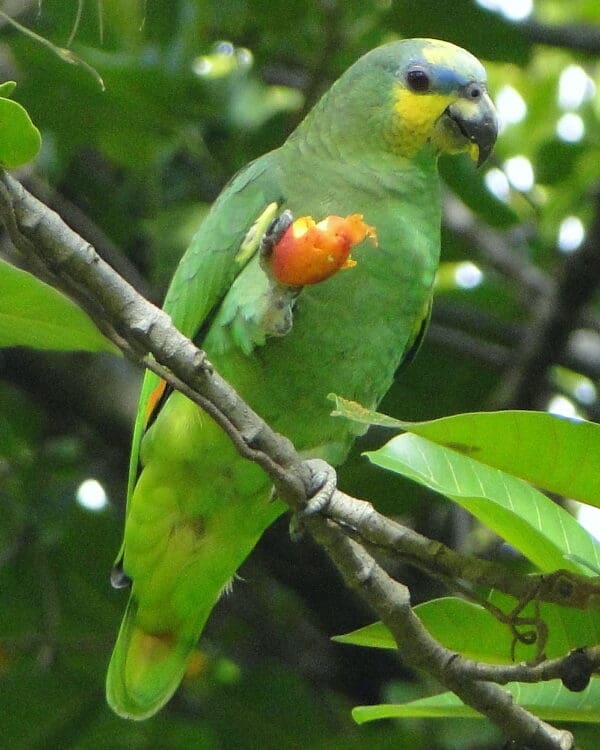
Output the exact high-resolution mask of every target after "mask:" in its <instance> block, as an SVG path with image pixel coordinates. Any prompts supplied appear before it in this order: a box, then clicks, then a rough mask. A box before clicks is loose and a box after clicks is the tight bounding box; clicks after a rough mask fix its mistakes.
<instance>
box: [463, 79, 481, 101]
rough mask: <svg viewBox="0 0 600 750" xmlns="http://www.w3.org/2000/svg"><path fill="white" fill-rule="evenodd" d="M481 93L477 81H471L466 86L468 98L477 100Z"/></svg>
mask: <svg viewBox="0 0 600 750" xmlns="http://www.w3.org/2000/svg"><path fill="white" fill-rule="evenodd" d="M482 93H483V91H482V88H481V86H480V85H479V84H478V83H471V84H470V85H469V86H467V97H468V98H469V99H474V100H477V99H479V98H480V97H481V94H482Z"/></svg>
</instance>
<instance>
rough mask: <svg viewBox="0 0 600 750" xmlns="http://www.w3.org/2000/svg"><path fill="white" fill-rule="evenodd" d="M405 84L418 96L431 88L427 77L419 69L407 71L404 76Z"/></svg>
mask: <svg viewBox="0 0 600 750" xmlns="http://www.w3.org/2000/svg"><path fill="white" fill-rule="evenodd" d="M406 83H407V84H408V88H409V89H410V90H411V91H415V92H416V93H418V94H423V93H425V92H426V91H429V89H430V87H431V81H430V79H429V76H428V75H427V73H426V72H425V71H424V70H422V69H421V68H412V69H411V70H409V71H408V73H407V74H406Z"/></svg>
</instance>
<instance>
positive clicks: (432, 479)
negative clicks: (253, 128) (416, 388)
mask: <svg viewBox="0 0 600 750" xmlns="http://www.w3.org/2000/svg"><path fill="white" fill-rule="evenodd" d="M430 424H433V423H430ZM468 437H469V436H467V435H465V439H468ZM471 437H475V436H471ZM515 445H518V443H515ZM513 447H514V446H513ZM463 448H469V446H468V445H467V444H466V443H465V444H464V446H463ZM466 452H468V450H467V451H466ZM366 455H367V456H368V457H369V459H370V460H371V461H372V462H373V463H375V464H376V465H377V466H381V467H382V468H385V469H389V470H391V471H395V472H396V473H398V474H402V475H404V476H406V477H409V478H410V479H413V480H414V481H416V482H418V483H419V484H422V485H424V486H426V487H429V488H430V489H432V490H434V491H436V492H439V493H441V494H442V495H445V496H446V497H449V498H450V499H451V500H454V501H455V502H457V503H458V504H459V505H461V506H462V507H463V508H465V509H466V510H468V511H469V512H470V513H472V514H473V515H474V516H476V517H477V518H479V520H480V521H482V522H483V523H484V524H486V525H487V526H489V527H490V528H492V529H493V530H494V531H495V532H496V533H497V534H499V535H500V536H501V537H502V538H504V539H506V541H507V542H509V543H510V544H511V545H513V546H514V547H516V548H517V549H519V550H520V551H521V552H522V553H523V554H524V555H525V556H526V557H528V558H529V559H530V560H531V561H532V562H533V563H534V564H535V565H537V566H538V567H539V568H540V569H541V570H543V571H552V570H556V569H560V568H566V569H568V570H572V571H576V572H583V573H584V574H588V575H589V574H590V570H589V569H587V568H586V567H585V566H581V565H578V564H576V563H575V562H574V561H573V560H572V559H570V558H567V557H565V555H570V554H575V555H579V556H580V557H582V558H583V559H584V560H590V561H591V562H592V564H597V563H598V561H600V548H599V547H598V545H597V544H596V543H595V542H594V540H593V539H592V537H591V536H590V535H589V534H588V533H587V532H586V531H585V530H584V529H583V528H582V527H581V526H580V525H579V524H578V523H577V521H576V520H575V519H574V518H573V517H572V516H571V515H569V514H568V513H567V512H566V511H565V510H563V508H561V507H560V506H559V505H557V504H556V503H553V502H552V501H551V500H550V499H549V498H547V497H546V496H545V495H543V494H542V493H541V492H538V491H537V490H535V489H534V488H533V487H531V486H530V485H528V484H527V483H525V482H523V481H522V480H521V479H518V478H517V477H514V476H511V475H510V474H507V473H506V472H503V471H500V470H499V469H496V468H493V467H490V466H488V465H486V464H484V463H481V462H479V461H476V460H475V459H473V458H469V457H468V456H466V455H462V454H461V453H457V452H456V450H454V449H450V448H447V447H444V446H442V445H437V444H436V443H433V442H431V441H429V440H426V439H424V438H422V437H420V436H419V435H411V434H405V435H400V436H398V437H395V438H393V439H392V440H390V441H389V442H388V443H387V444H386V445H384V446H383V447H382V448H380V449H379V450H377V451H372V452H369V453H367V454H366ZM475 455H477V456H479V451H478V450H477V451H475Z"/></svg>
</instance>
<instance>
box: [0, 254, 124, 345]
mask: <svg viewBox="0 0 600 750" xmlns="http://www.w3.org/2000/svg"><path fill="white" fill-rule="evenodd" d="M6 346H30V347H33V348H36V349H57V350H79V351H90V352H99V351H106V352H112V353H117V352H118V350H117V348H116V347H115V346H113V344H112V343H111V342H110V341H109V340H108V339H107V338H105V337H104V336H103V335H102V334H101V333H100V331H99V330H98V329H97V328H96V326H95V325H94V324H93V323H92V321H91V320H90V318H88V316H87V315H86V314H85V313H84V312H83V311H82V310H81V309H80V308H79V307H77V305H76V304H75V303H74V302H72V301H71V300H70V299H68V297H65V296H64V295H63V294H61V293H60V292H58V291H57V290H56V289H54V288H53V287H51V286H49V285H48V284H45V283H44V282H42V281H40V280H39V279H37V278H36V277H35V276H32V275H31V274H30V273H27V272H25V271H22V270H21V269H19V268H15V267H14V266H11V265H10V264H9V263H6V262H4V261H1V260H0V347H6Z"/></svg>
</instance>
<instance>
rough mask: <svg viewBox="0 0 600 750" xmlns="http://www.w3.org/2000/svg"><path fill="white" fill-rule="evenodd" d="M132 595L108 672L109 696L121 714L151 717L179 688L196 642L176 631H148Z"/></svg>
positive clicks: (123, 715) (107, 694)
mask: <svg viewBox="0 0 600 750" xmlns="http://www.w3.org/2000/svg"><path fill="white" fill-rule="evenodd" d="M136 614H137V603H136V601H135V598H134V597H133V596H132V597H130V599H129V603H128V604H127V610H126V611H125V616H124V618H123V622H122V624H121V628H120V630H119V635H118V638H117V643H116V645H115V649H114V651H113V654H112V657H111V660H110V664H109V666H108V674H107V676H106V700H107V701H108V704H109V705H110V707H111V708H112V709H113V711H115V712H116V713H117V714H118V715H119V716H122V717H123V718H126V719H136V720H141V719H147V718H148V717H149V716H152V715H153V714H155V713H156V712H157V711H158V710H159V709H161V708H162V707H163V706H164V704H165V703H166V702H167V701H168V700H169V698H170V697H171V696H172V695H173V693H174V692H175V691H176V690H177V688H178V686H179V684H180V682H181V680H182V679H183V675H184V673H185V669H186V666H187V663H188V659H189V656H190V654H191V652H192V650H193V649H194V647H195V645H196V641H195V640H191V641H190V640H189V639H187V638H186V639H185V641H182V640H179V639H178V638H177V635H176V634H174V633H147V632H146V631H145V630H143V629H142V628H141V627H140V626H139V625H138V624H137V622H136V619H137V618H136Z"/></svg>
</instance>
